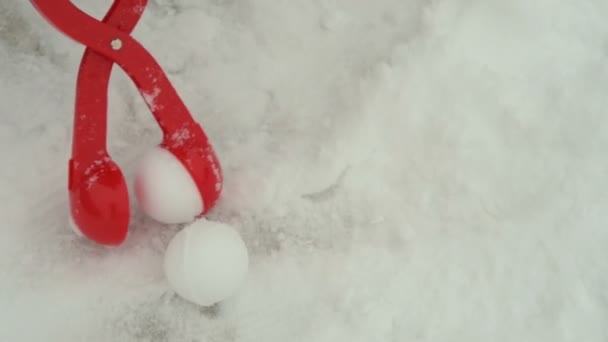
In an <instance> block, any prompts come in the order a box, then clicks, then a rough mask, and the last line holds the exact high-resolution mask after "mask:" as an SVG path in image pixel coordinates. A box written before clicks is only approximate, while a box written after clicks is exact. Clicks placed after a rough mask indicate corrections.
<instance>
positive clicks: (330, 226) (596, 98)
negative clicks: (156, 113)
mask: <svg viewBox="0 0 608 342" xmlns="http://www.w3.org/2000/svg"><path fill="white" fill-rule="evenodd" d="M75 2H76V4H77V5H78V6H80V7H81V8H83V9H85V10H86V11H87V12H89V13H91V14H93V15H95V16H96V17H101V16H102V15H103V13H104V12H105V11H106V10H107V9H108V8H109V6H110V4H111V1H110V0H104V1H89V0H79V1H75ZM606 18H608V1H605V0H587V1H574V0H571V1H568V0H564V1H550V0H535V1H529V0H510V1H502V0H450V1H448V0H434V1H430V0H378V1H369V0H315V1H308V0H255V1H254V0H241V1H236V0H234V1H233V0H225V1H219V0H151V3H150V6H149V8H148V10H147V12H146V14H145V16H144V18H143V19H142V21H141V22H140V24H139V26H138V27H137V29H136V30H135V33H134V35H135V36H136V37H137V39H138V40H139V41H140V42H142V44H144V45H145V46H146V47H147V48H148V49H149V50H150V51H151V52H152V53H153V55H154V56H155V57H156V58H157V59H158V60H159V62H160V64H161V65H163V67H164V68H165V70H166V71H167V72H168V75H169V77H170V79H171V80H172V81H173V82H174V85H175V86H176V88H177V89H178V91H179V93H180V94H181V96H182V97H183V98H184V100H185V102H186V103H187V105H188V107H189V108H190V109H191V110H192V112H193V113H194V114H195V115H196V118H197V119H198V120H199V121H200V122H201V123H202V124H203V126H204V127H205V130H206V131H207V133H208V134H209V135H210V137H211V139H212V140H213V142H214V144H215V146H216V148H217V150H218V154H219V156H220V158H221V161H222V164H223V166H224V171H225V177H226V191H225V193H224V195H223V197H222V201H221V203H220V204H219V206H218V207H217V208H216V210H214V211H213V213H212V214H211V215H210V219H213V220H217V221H222V222H226V223H230V224H233V225H234V226H235V227H237V228H238V229H239V231H240V232H241V233H242V235H243V238H244V240H245V242H246V243H247V245H248V246H249V248H250V252H251V263H252V264H251V273H250V276H249V279H248V281H247V283H246V284H245V286H244V287H243V288H242V290H241V291H240V292H239V293H238V294H237V295H236V296H235V297H234V298H232V299H231V300H229V301H227V302H225V303H223V304H222V305H219V306H217V307H215V308H212V309H199V308H197V307H195V306H193V305H191V304H188V303H186V302H184V301H182V300H181V299H179V298H178V297H176V296H175V295H174V294H173V293H172V292H171V291H169V289H168V286H167V282H166V280H165V278H164V275H163V270H162V264H161V261H162V258H163V253H164V250H165V248H166V246H167V244H168V242H169V240H170V239H171V237H172V236H174V235H175V233H176V232H177V231H178V230H179V227H167V226H162V225H160V224H157V223H154V222H152V221H151V220H150V219H148V218H146V217H144V216H143V215H142V214H141V213H140V212H139V211H136V212H135V213H134V220H133V225H132V231H131V235H130V238H129V240H128V241H127V243H126V244H125V245H124V246H122V247H120V248H116V249H106V248H101V247H96V246H93V245H92V244H90V243H87V242H83V241H82V240H79V239H78V238H77V237H76V236H75V235H74V234H73V233H72V232H71V231H70V229H69V227H68V223H67V222H68V221H67V212H68V207H67V194H66V180H67V175H66V171H67V159H68V157H69V151H70V141H71V120H72V119H71V115H72V108H73V99H74V82H75V76H76V71H77V70H76V68H77V64H78V62H79V59H80V56H81V54H82V51H83V48H82V46H80V45H78V44H76V43H74V42H72V41H71V40H69V39H67V38H65V37H64V36H62V35H61V34H60V33H58V32H57V31H55V30H54V29H53V28H52V27H51V26H49V25H48V24H47V23H46V22H45V21H44V20H43V19H42V18H41V17H40V16H39V15H38V13H36V12H35V11H34V9H33V8H32V7H31V5H30V4H29V2H27V1H24V0H0V146H1V148H0V160H1V161H2V162H1V165H2V167H0V189H1V191H0V214H1V215H2V220H1V224H0V226H1V228H0V341H6V342H21V341H27V342H29V341H32V342H34V341H36V342H37V341H61V342H72V341H73V342H82V341H87V342H102V341H103V342H106V341H112V342H121V341H154V342H161V341H180V342H181V341H187V342H192V341H199V342H202V341H218V342H220V341H222V342H223V341H239V342H241V341H242V342H245V341H247V342H261V341H266V342H279V341H315V342H323V341H327V342H343V341H344V342H347V341H348V342H351V341H365V342H369V341H393V342H408V341H434V342H445V341H462V342H465V341H466V342H471V341H480V342H481V341H484V342H486V341H493V342H498V341H517V342H523V341H530V342H562V341H564V342H565V341H573V342H574V341H576V342H579V341H585V342H596V341H597V342H600V341H601V342H604V341H606V340H607V339H608V325H606V322H608V247H607V246H608V226H607V223H608V182H607V179H608V178H607V177H606V174H607V172H608V157H607V154H606V153H607V152H606V151H607V148H608V116H607V114H608V21H607V20H606ZM113 75H114V76H113V79H112V86H111V93H110V100H111V111H110V117H111V119H110V150H111V152H112V154H113V156H114V158H115V159H116V160H117V161H118V162H119V163H120V165H121V166H122V168H123V170H124V171H125V172H126V173H127V174H128V175H132V172H133V169H134V166H135V165H136V162H137V160H138V158H139V157H141V155H142V154H143V153H144V152H145V151H146V149H147V148H149V147H151V146H153V145H155V144H156V143H158V141H159V138H160V132H159V130H158V129H157V126H156V123H155V122H154V120H153V119H152V116H151V115H150V113H149V112H148V110H147V108H146V107H145V106H144V104H143V100H142V99H141V97H140V96H139V94H138V93H137V92H136V91H135V88H134V86H133V85H132V83H131V82H130V80H128V78H127V77H125V76H124V74H123V73H122V71H121V70H120V69H116V70H115V72H114V74H113ZM135 208H136V207H135ZM218 262H221V261H218Z"/></svg>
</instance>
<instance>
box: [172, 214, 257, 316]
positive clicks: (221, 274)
mask: <svg viewBox="0 0 608 342" xmlns="http://www.w3.org/2000/svg"><path fill="white" fill-rule="evenodd" d="M248 269H249V254H248V252H247V246H246V245H245V243H244V242H243V240H242V239H241V236H240V235H239V233H238V232H237V231H236V230H235V229H234V228H233V227H231V226H229V225H226V224H223V223H219V222H212V221H208V220H205V219H201V220H197V221H195V222H194V223H192V224H190V225H189V226H187V227H186V228H184V229H183V230H182V231H180V232H179V233H178V234H177V235H176V236H175V237H174V238H173V240H172V241H171V242H170V243H169V247H167V251H166V253H165V274H166V276H167V279H168V281H169V284H170V285H171V287H172V288H173V290H174V291H175V292H176V293H177V294H178V295H180V296H181V297H182V298H184V299H186V300H188V301H190V302H193V303H195V304H198V305H201V306H212V305H214V304H216V303H219V302H221V301H223V300H225V299H228V298H229V297H231V296H232V295H233V294H234V293H235V292H236V291H238V289H239V288H240V287H241V286H242V284H243V282H244V281H245V279H246V276H247V272H248Z"/></svg>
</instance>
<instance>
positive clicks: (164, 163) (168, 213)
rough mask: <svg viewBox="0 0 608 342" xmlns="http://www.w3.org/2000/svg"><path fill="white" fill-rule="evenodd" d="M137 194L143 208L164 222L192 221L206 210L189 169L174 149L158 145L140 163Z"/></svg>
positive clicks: (137, 176) (136, 183)
mask: <svg viewBox="0 0 608 342" xmlns="http://www.w3.org/2000/svg"><path fill="white" fill-rule="evenodd" d="M135 194H136V197H137V200H138V202H139V204H140V206H141V208H142V210H143V211H144V212H145V213H146V214H148V215H149V216H150V217H152V218H153V219H155V220H157V221H159V222H162V223H165V224H178V223H187V222H191V221H192V220H194V219H195V218H196V217H197V216H199V215H200V214H201V213H202V212H203V209H204V204H203V199H202V197H201V194H200V192H199V191H198V188H197V186H196V183H194V180H193V179H192V177H191V176H190V173H189V172H188V170H187V169H186V168H185V166H184V165H183V164H182V163H181V162H180V161H179V160H178V159H177V158H176V157H175V156H174V155H173V154H172V153H171V152H169V151H167V150H166V149H164V148H161V147H158V146H157V147H155V148H153V149H152V150H151V151H150V152H148V153H147V154H146V155H145V156H144V158H143V159H142V161H141V162H140V164H139V167H138V169H137V171H136V174H135Z"/></svg>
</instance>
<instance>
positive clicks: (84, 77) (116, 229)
mask: <svg viewBox="0 0 608 342" xmlns="http://www.w3.org/2000/svg"><path fill="white" fill-rule="evenodd" d="M31 2H32V3H33V5H34V6H35V7H36V9H37V10H38V11H39V12H40V13H41V14H42V15H43V16H44V17H45V18H46V20H47V21H48V22H50V23H51V24H52V25H53V26H55V28H57V29H58V30H59V31H61V32H63V33H64V34H65V35H66V36H68V37H70V38H72V39H73V40H75V41H77V42H78V43H80V44H83V45H85V46H87V49H86V51H85V52H84V56H83V58H82V62H81V64H80V70H79V73H78V80H77V88H76V103H75V113H74V127H73V141H72V156H71V159H70V164H69V193H70V206H71V209H70V212H71V218H72V220H73V223H74V224H75V226H76V228H78V230H79V231H80V232H81V233H82V234H83V235H84V236H86V237H87V238H89V239H91V240H93V241H95V242H97V243H100V244H103V245H118V244H121V243H122V242H123V241H124V240H125V238H126V236H127V233H128V227H129V221H130V210H129V194H128V189H127V184H126V182H125V179H124V177H123V174H122V172H121V170H120V168H119V167H118V165H117V164H116V163H115V162H114V161H113V160H112V159H111V157H110V155H109V153H108V151H107V147H106V134H107V110H108V94H107V91H108V87H109V80H110V74H111V70H112V66H113V64H114V63H116V64H117V65H119V66H120V67H121V68H122V69H123V70H124V71H125V72H126V74H127V75H128V76H129V77H130V78H131V80H132V81H133V82H134V83H135V85H136V87H137V88H138V90H139V92H140V94H141V95H142V96H143V98H144V100H145V102H146V104H147V106H148V108H149V109H150V111H151V112H152V114H153V116H154V118H155V119H156V121H157V122H158V125H159V126H160V129H161V130H162V133H163V141H162V143H161V145H160V146H161V147H162V148H164V149H166V150H167V151H169V152H170V153H172V154H173V155H174V156H175V157H176V158H177V159H178V160H179V161H180V162H181V163H182V164H183V166H184V168H185V169H186V170H187V172H188V173H189V174H190V176H191V177H192V180H193V181H194V183H195V184H196V187H197V190H198V192H200V195H201V199H202V203H203V204H204V205H203V209H202V211H203V212H201V213H200V214H201V215H203V214H205V213H206V212H207V211H208V210H209V209H211V208H212V207H213V206H214V205H215V203H216V201H217V200H218V198H219V196H220V192H221V188H222V186H221V185H222V174H221V169H220V166H219V161H218V158H217V156H216V154H215V152H214V150H213V148H212V146H211V144H210V143H209V140H208V137H207V135H206V134H205V132H204V131H203V129H202V128H201V126H200V125H199V124H198V123H197V122H196V121H195V120H194V119H193V117H192V115H191V114H190V112H189V111H188V109H187V108H186V106H185V104H184V103H183V101H182V99H181V98H180V97H179V95H178V94H177V92H176V90H175V89H174V87H173V86H172V84H171V83H170V81H169V79H168V78H167V76H166V75H165V73H164V72H163V70H162V68H161V67H160V66H159V64H158V63H157V62H156V60H155V59H154V57H153V56H152V55H151V54H150V53H149V52H148V51H147V50H146V49H145V48H144V47H143V46H142V45H141V44H139V43H138V42H137V41H136V40H135V39H133V38H132V37H131V36H130V33H131V32H132V31H133V29H134V28H135V26H136V24H137V22H138V21H139V19H140V18H141V16H142V14H143V11H144V9H145V7H146V5H147V0H115V1H114V3H113V5H112V7H111V8H110V10H109V11H108V13H107V14H106V16H105V18H104V19H103V20H102V21H99V20H96V19H95V18H93V17H91V16H89V15H88V14H86V13H84V12H83V11H81V10H80V9H78V8H77V7H76V6H74V5H73V4H72V3H71V2H70V1H69V0H31Z"/></svg>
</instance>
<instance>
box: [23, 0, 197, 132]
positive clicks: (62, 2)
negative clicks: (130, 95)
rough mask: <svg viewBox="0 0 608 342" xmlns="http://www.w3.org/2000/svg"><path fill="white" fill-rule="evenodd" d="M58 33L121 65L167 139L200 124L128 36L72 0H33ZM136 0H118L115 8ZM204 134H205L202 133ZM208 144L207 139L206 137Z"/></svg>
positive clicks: (133, 40) (153, 62)
mask: <svg viewBox="0 0 608 342" xmlns="http://www.w3.org/2000/svg"><path fill="white" fill-rule="evenodd" d="M31 1H32V3H33V4H34V6H35V7H36V8H37V9H38V10H39V11H40V12H41V13H42V14H43V15H44V16H45V18H46V19H47V20H48V21H49V22H50V23H51V24H52V25H53V26H55V27H56V28H57V29H58V30H60V31H61V32H63V33H64V34H65V35H67V36H69V37H70V38H72V39H74V40H75V41H77V42H79V43H81V44H83V45H86V46H88V47H89V48H90V49H92V50H94V51H95V52H97V53H98V54H100V55H102V56H104V57H106V58H108V59H110V60H112V61H114V62H115V63H117V64H118V65H119V66H120V67H121V68H122V69H123V70H124V71H125V72H126V73H127V74H128V75H129V77H130V78H131V79H132V80H133V82H134V83H135V85H136V86H137V88H138V89H139V92H140V93H141V95H142V96H143V98H144V100H145V101H146V104H147V105H148V107H149V108H150V111H151V112H152V114H153V115H154V117H155V118H156V121H157V122H158V124H159V126H160V128H161V130H162V131H163V134H164V136H165V140H171V139H172V135H175V134H176V133H177V132H180V131H182V130H185V131H190V130H193V129H194V130H197V129H196V126H198V124H197V123H196V122H195V121H194V120H193V119H192V116H191V114H190V112H189V111H188V109H187V108H186V106H185V104H184V103H183V101H182V100H181V98H180V97H179V95H178V94H177V92H176V91H175V89H174V88H173V85H172V84H171V82H170V81H169V79H168V78H167V76H166V75H165V73H164V72H163V70H162V68H161V67H160V65H159V64H158V63H157V62H156V60H155V59H154V57H152V55H151V54H150V53H149V52H148V51H147V50H146V49H145V48H144V47H143V46H142V45H141V44H139V43H138V42H137V41H136V40H135V39H133V38H132V37H131V36H130V35H129V34H128V33H126V32H122V31H121V30H119V29H117V28H115V27H112V26H110V25H108V24H105V23H102V22H99V21H97V20H96V19H95V18H93V17H91V16H89V15H88V14H86V13H84V12H83V11H81V10H80V9H78V8H77V7H76V6H74V5H73V4H72V3H71V2H70V1H69V0H31ZM129 2H130V3H131V6H132V3H133V0H117V1H115V2H114V6H115V8H118V7H120V6H122V5H123V4H124V5H125V6H127V5H129V4H128V3H129ZM199 133H202V134H203V135H204V133H203V132H199ZM204 138H205V141H206V140H207V137H206V136H205V137H204Z"/></svg>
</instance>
